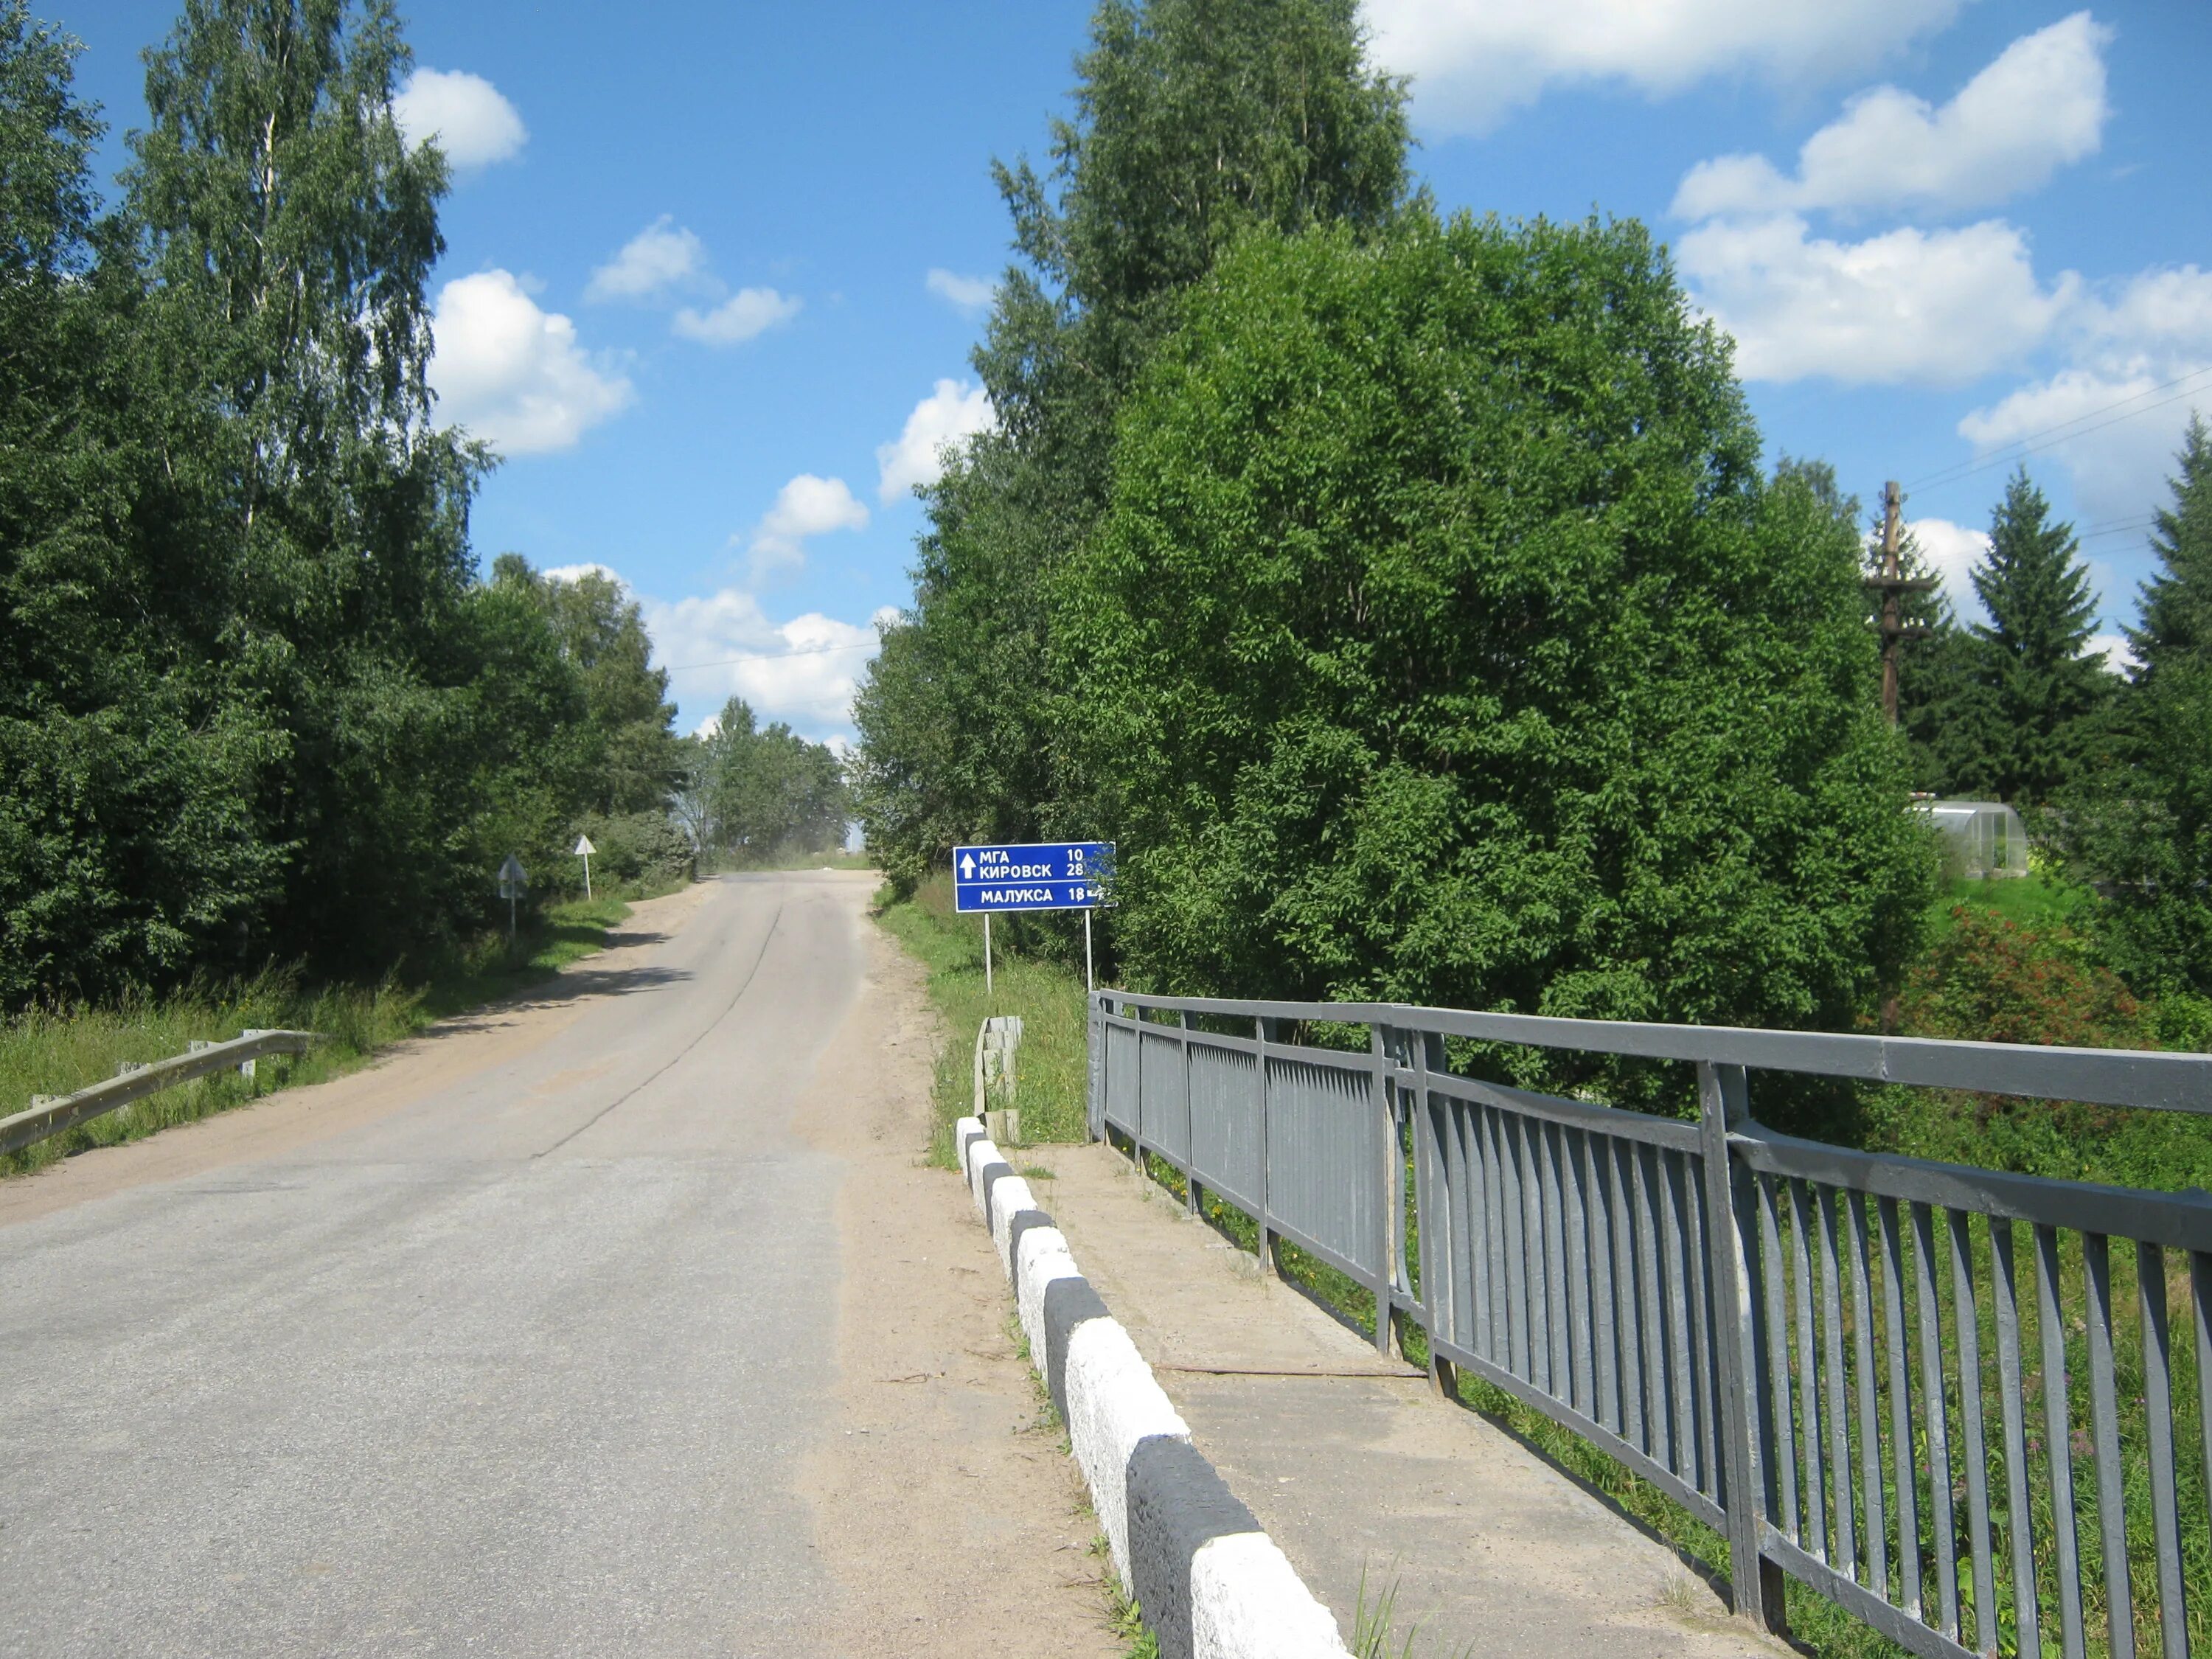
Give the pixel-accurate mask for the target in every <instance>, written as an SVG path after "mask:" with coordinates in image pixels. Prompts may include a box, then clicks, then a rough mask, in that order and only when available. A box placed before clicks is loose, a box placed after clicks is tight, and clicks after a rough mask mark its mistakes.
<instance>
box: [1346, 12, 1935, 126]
mask: <svg viewBox="0 0 2212 1659" xmlns="http://www.w3.org/2000/svg"><path fill="white" fill-rule="evenodd" d="M1962 3H1963V0H1819V3H1808V0H1368V4H1367V6H1366V18H1367V21H1368V24H1369V25H1370V27H1371V28H1372V29H1373V31H1374V51H1375V56H1376V61H1377V62H1379V63H1380V64H1382V65H1383V67H1384V68H1386V69H1389V70H1392V71H1394V72H1395V73H1397V74H1401V75H1410V76H1413V100H1414V102H1413V111H1414V114H1415V116H1416V118H1419V120H1420V121H1421V122H1422V124H1423V125H1427V126H1431V127H1434V128H1437V129H1440V130H1444V131H1463V132H1481V131H1487V130H1488V129H1489V128H1491V127H1492V126H1494V125H1497V123H1498V121H1499V120H1500V119H1502V118H1504V116H1505V115H1506V114H1507V113H1508V112H1510V111H1511V110H1513V109H1515V108H1516V107H1518V106H1522V105H1525V104H1531V103H1534V101H1535V100H1537V99H1538V98H1539V97H1541V95H1542V94H1543V93H1544V92H1545V90H1546V89H1547V88H1549V87H1552V86H1554V85H1573V84H1577V83H1587V82H1606V81H1613V82H1626V83H1628V84H1629V85H1631V86H1633V87H1636V88H1639V89H1641V90H1642V91H1644V92H1645V93H1647V94H1654V95H1666V94H1673V93H1677V92H1680V91H1682V90H1683V89H1685V88H1687V87H1690V86H1692V85H1694V84H1695V83H1696V82H1699V81H1702V80H1705V79H1707V78H1709V77H1711V76H1744V75H1752V76H1760V77H1763V78H1765V79H1767V80H1770V81H1780V82H1806V81H1808V80H1814V79H1819V80H1829V79H1832V78H1834V77H1836V76H1842V75H1849V74H1852V73H1856V72H1858V71H1861V70H1865V69H1867V68H1869V67H1870V66H1871V65H1873V64H1875V63H1877V62H1879V61H1880V60H1881V58H1883V57H1885V56H1887V55H1888V54H1889V53H1891V52H1896V51H1898V50H1899V49H1900V48H1902V47H1904V46H1908V45H1910V44H1911V42H1912V41H1913V40H1917V39H1918V38H1919V37H1921V36H1923V35H1924V34H1929V33H1934V32H1935V31H1936V30H1938V29H1941V28H1943V27H1946V26H1947V25H1948V24H1949V22H1950V21H1951V20H1952V18H1953V17H1954V16H1956V15H1958V12H1959V9H1960V5H1961V4H1962Z"/></svg>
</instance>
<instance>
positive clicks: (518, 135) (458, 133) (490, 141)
mask: <svg viewBox="0 0 2212 1659" xmlns="http://www.w3.org/2000/svg"><path fill="white" fill-rule="evenodd" d="M392 118H393V119H395V120H396V121H398V123H399V131H401V133H403V134H404V136H405V137H406V139H407V142H408V143H410V144H419V143H422V141H423V140H424V139H426V138H430V137H435V138H436V139H437V141H438V148H439V149H441V150H443V151H445V153H446V159H447V161H450V162H452V163H453V166H454V167H456V168H457V169H459V170H460V171H463V172H467V171H470V170H471V169H473V168H476V167H489V166H490V165H491V164H492V163H493V162H494V161H506V160H507V159H508V158H509V157H511V156H514V155H520V153H521V150H522V146H523V145H524V143H526V142H527V141H528V139H529V137H530V131H529V129H528V128H526V127H525V126H524V125H522V117H521V116H520V114H519V113H518V112H516V110H515V107H514V106H513V105H512V104H510V103H508V102H507V100H506V99H505V98H503V97H501V95H500V91H499V88H497V87H495V86H494V85H492V83H491V82H489V81H487V80H485V79H484V78H483V76H481V75H471V74H470V73H468V71H467V70H434V69H418V70H416V71H415V72H414V73H413V74H412V75H410V76H408V77H407V82H406V84H405V85H404V86H403V87H401V88H399V93H398V96H397V97H395V98H393V99H392Z"/></svg>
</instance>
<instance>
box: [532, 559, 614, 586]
mask: <svg viewBox="0 0 2212 1659" xmlns="http://www.w3.org/2000/svg"><path fill="white" fill-rule="evenodd" d="M538 574H539V575H541V576H543V577H544V579H545V580H547V581H549V582H580V581H581V580H584V578H585V577H586V576H605V578H606V579H607V580H609V581H611V582H620V581H621V580H622V577H621V576H620V575H619V574H617V573H616V571H615V568H614V567H613V566H612V565H605V564H601V563H599V562H598V561H596V560H592V561H587V562H585V563H583V564H556V565H553V566H551V567H550V568H547V569H544V570H541V571H539V572H538Z"/></svg>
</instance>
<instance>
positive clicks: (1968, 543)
mask: <svg viewBox="0 0 2212 1659" xmlns="http://www.w3.org/2000/svg"><path fill="white" fill-rule="evenodd" d="M1905 529H1906V530H1907V531H1908V532H1911V537H1912V539H1913V541H1914V543H1915V544H1917V545H1918V547H1919V549H1920V556H1921V557H1922V558H1923V559H1925V560H1927V561H1928V566H1929V569H1930V570H1931V571H1932V572H1933V573H1934V574H1936V575H1937V576H1939V577H1941V578H1942V582H1943V592H1944V595H1945V597H1947V598H1948V599H1949V600H1950V601H1951V608H1952V610H1953V611H1955V612H1956V613H1957V614H1958V615H1959V616H1960V617H1961V618H1968V617H1981V616H1982V615H1983V614H1984V613H1983V611H1982V602H1981V600H1980V599H1978V597H1976V595H1975V592H1974V585H1973V583H1972V582H1971V581H1969V580H1967V579H1966V573H1967V572H1968V571H1969V570H1971V569H1972V568H1973V567H1974V564H1975V562H1976V561H1978V559H1980V558H1981V556H1983V555H1984V553H1986V552H1988V551H1989V550H1990V538H1989V534H1988V532H1986V531H1980V530H1975V529H1972V528H1971V527H1970V526H1966V525H1962V524H1954V523H1952V522H1951V520H1948V519H1912V520H1908V521H1907V522H1906V524H1905Z"/></svg>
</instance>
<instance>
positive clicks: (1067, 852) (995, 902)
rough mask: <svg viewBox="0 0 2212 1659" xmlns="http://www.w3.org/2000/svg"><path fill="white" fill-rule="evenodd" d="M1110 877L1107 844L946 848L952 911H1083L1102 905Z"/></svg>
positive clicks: (1111, 855) (1111, 854)
mask: <svg viewBox="0 0 2212 1659" xmlns="http://www.w3.org/2000/svg"><path fill="white" fill-rule="evenodd" d="M1113 877H1114V843H1113V842H1110V841H1046V842H1031V843H1030V844H1027V845H1024V846H1018V847H956V848H953V849H952V908H954V909H956V910H963V911H975V910H981V911H983V912H985V913H989V912H991V911H994V910H1089V909H1091V908H1094V907H1096V906H1097V905H1101V904H1103V903H1105V902H1107V898H1106V889H1107V886H1108V885H1109V884H1110V883H1111V882H1112V880H1113Z"/></svg>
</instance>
